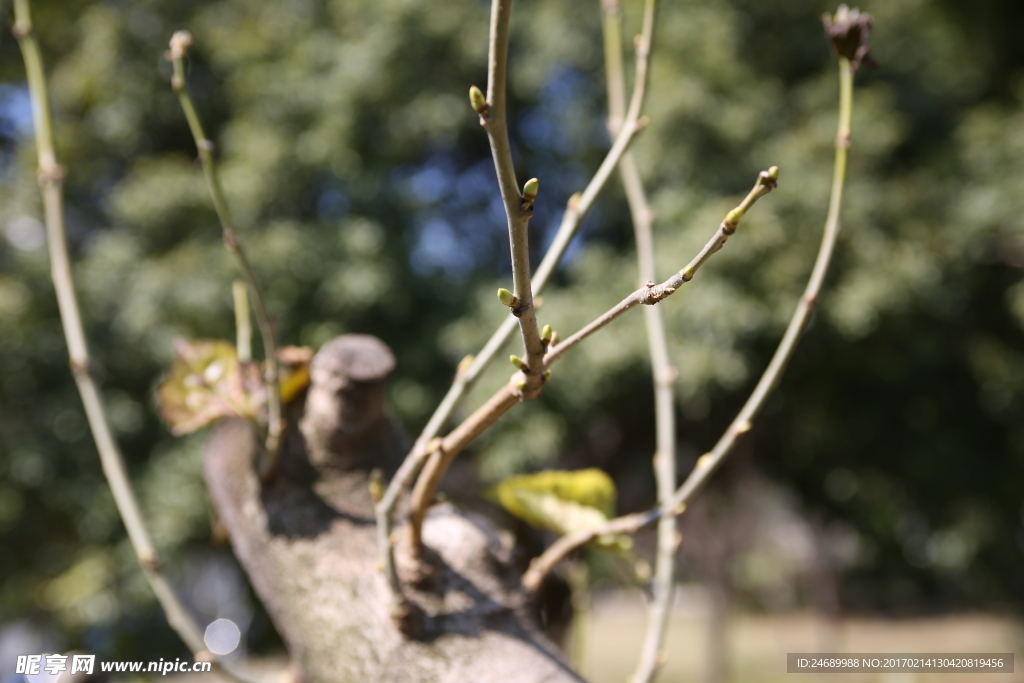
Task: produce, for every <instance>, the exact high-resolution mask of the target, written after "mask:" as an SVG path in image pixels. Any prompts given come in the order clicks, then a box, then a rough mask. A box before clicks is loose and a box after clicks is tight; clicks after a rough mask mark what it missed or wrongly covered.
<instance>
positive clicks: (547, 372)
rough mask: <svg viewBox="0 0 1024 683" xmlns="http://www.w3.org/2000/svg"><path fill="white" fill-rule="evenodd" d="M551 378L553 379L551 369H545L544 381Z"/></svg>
mask: <svg viewBox="0 0 1024 683" xmlns="http://www.w3.org/2000/svg"><path fill="white" fill-rule="evenodd" d="M549 379H551V371H550V370H545V371H544V381H545V382H547V381H548V380H549Z"/></svg>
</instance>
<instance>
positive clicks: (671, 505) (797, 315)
mask: <svg viewBox="0 0 1024 683" xmlns="http://www.w3.org/2000/svg"><path fill="white" fill-rule="evenodd" d="M852 111H853V74H852V70H851V68H850V61H849V60H848V59H846V58H845V57H840V58H839V125H838V131H837V134H836V143H835V165H834V169H833V174H832V190H831V194H830V197H829V207H828V215H827V217H826V219H825V228H824V234H823V235H822V239H821V246H820V247H819V249H818V256H817V258H816V259H815V261H814V268H813V269H812V271H811V276H810V278H809V279H808V281H807V286H806V288H805V289H804V293H803V295H802V296H801V297H800V302H799V303H798V304H797V309H796V311H795V312H794V313H793V317H792V318H790V321H789V325H788V326H787V327H786V332H785V334H784V335H783V337H782V341H781V342H779V346H778V347H777V348H776V349H775V354H774V355H773V356H772V359H771V362H769V364H768V367H767V368H766V369H765V371H764V374H762V375H761V379H760V380H758V382H757V386H756V387H755V388H754V391H753V392H752V393H751V394H750V397H749V398H747V402H746V403H745V404H744V405H743V408H742V409H741V410H740V412H739V414H738V415H737V416H736V418H735V419H734V420H733V421H732V423H731V424H730V425H729V427H728V428H727V429H726V430H725V433H723V434H722V436H721V437H720V438H719V440H718V443H716V444H715V447H714V448H713V449H712V450H711V452H710V453H706V454H704V455H702V456H701V457H700V458H699V459H698V460H697V464H696V465H695V466H694V468H693V470H692V471H691V472H690V474H689V476H688V477H687V478H686V481H684V482H683V484H682V486H680V487H679V488H678V489H676V491H675V493H674V494H673V495H672V498H671V499H669V501H668V504H667V505H663V506H660V507H658V508H655V509H653V510H649V511H647V512H645V513H635V514H632V515H626V516H624V517H619V518H616V519H613V520H611V521H609V522H608V523H607V524H605V525H602V526H600V527H595V528H594V529H590V530H588V531H582V532H578V533H576V534H572V535H567V536H563V537H561V538H560V539H558V540H557V541H556V542H555V543H553V544H552V545H551V547H549V548H548V549H547V550H545V551H544V553H542V554H541V555H540V556H539V557H537V558H535V559H534V560H533V562H532V563H531V564H530V569H529V570H528V571H527V573H526V574H525V575H524V577H523V585H524V586H525V587H526V588H527V590H530V591H536V590H537V588H539V587H540V582H541V580H542V579H543V578H544V576H545V575H546V574H547V573H548V572H550V571H551V570H552V569H553V568H554V567H555V566H557V565H558V563H559V562H561V561H562V560H564V559H565V558H566V557H568V556H569V555H570V554H571V553H572V552H573V551H574V550H576V549H577V548H579V547H581V546H583V545H586V544H587V543H589V542H590V541H592V540H594V539H595V538H597V537H598V536H601V535H603V534H608V533H637V532H639V531H640V530H641V529H643V528H644V527H646V526H648V525H650V524H652V523H653V522H655V521H656V520H658V519H659V518H661V517H662V516H663V515H667V514H677V515H678V514H682V513H683V511H684V510H685V509H686V506H687V505H688V504H689V502H690V501H691V500H692V499H693V497H694V495H696V493H697V492H698V491H699V490H700V489H701V488H702V487H703V486H704V484H705V483H707V481H708V479H709V478H710V477H711V474H712V473H713V472H714V471H715V470H716V469H717V467H718V466H719V465H720V464H721V463H722V461H723V460H725V458H726V457H728V456H729V454H730V453H731V452H732V449H733V448H734V447H735V445H736V443H737V441H738V440H739V438H740V437H741V436H743V435H744V434H746V433H747V432H749V431H750V430H751V429H752V428H753V420H754V419H755V418H756V417H757V415H758V414H759V413H760V412H761V409H762V408H763V407H764V403H765V401H766V400H767V399H768V396H769V395H770V394H771V391H772V389H774V388H775V386H776V385H777V384H778V383H779V380H780V379H781V378H782V374H783V372H784V371H785V369H786V365H787V364H788V363H789V360H790V358H791V357H792V355H793V352H794V351H795V350H796V345H797V342H798V341H799V340H800V335H801V333H802V332H803V331H804V329H805V328H806V326H807V321H808V320H809V319H810V316H811V313H812V312H813V310H814V306H815V304H816V303H817V301H818V294H819V293H820V292H821V287H822V285H823V284H824V281H825V276H826V274H827V273H828V267H829V264H830V263H831V260H832V254H833V252H834V251H835V244H836V239H837V238H838V236H839V228H840V224H839V214H840V211H841V209H842V203H843V186H844V184H845V181H846V162H847V155H848V151H849V148H850V119H851V115H852Z"/></svg>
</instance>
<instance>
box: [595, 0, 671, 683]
mask: <svg viewBox="0 0 1024 683" xmlns="http://www.w3.org/2000/svg"><path fill="white" fill-rule="evenodd" d="M601 7H602V27H603V29H604V48H605V72H606V75H607V83H608V114H609V116H608V129H609V132H610V133H611V134H612V136H614V135H616V134H617V133H618V127H619V126H621V125H622V124H621V121H622V118H623V116H624V114H625V108H626V84H625V80H626V79H625V70H624V69H623V64H622V11H621V9H620V7H619V3H618V0H602V2H601ZM651 47H652V46H647V48H648V50H650V49H651ZM619 174H620V176H621V178H622V185H623V188H624V189H625V193H626V201H627V203H628V204H629V212H630V215H631V217H632V220H633V232H634V234H635V236H636V254H637V261H638V263H637V266H638V267H637V270H638V272H639V274H640V280H641V282H644V281H653V280H654V279H655V278H656V270H655V263H654V235H653V232H654V231H653V223H654V211H653V209H651V206H650V204H649V203H648V201H647V194H646V193H645V192H644V187H643V181H642V179H641V178H640V172H639V170H638V169H637V166H636V162H635V161H634V159H633V155H632V153H630V152H628V151H627V152H626V153H625V154H623V155H622V160H621V161H620V162H619ZM644 320H645V322H646V327H647V343H648V347H649V352H650V356H651V374H652V375H653V379H654V433H655V454H654V479H655V483H656V487H657V494H658V505H665V504H666V503H667V502H668V500H669V498H670V497H671V496H672V493H673V492H674V491H675V487H676V458H675V454H676V433H675V432H676V424H675V393H674V391H673V384H674V381H675V377H676V369H675V368H674V367H672V363H671V361H670V359H669V351H668V336H667V335H666V333H665V322H664V320H663V319H662V309H661V308H660V307H658V306H649V307H647V308H645V309H644ZM677 547H678V543H677V534H676V520H675V516H674V515H672V514H667V515H664V516H663V517H662V518H661V519H660V520H659V521H658V545H657V550H656V552H655V570H654V602H653V604H652V605H651V611H650V615H649V620H648V624H647V631H646V634H645V636H644V643H643V646H642V648H641V651H640V662H639V664H638V665H637V669H636V672H635V673H634V674H633V678H632V681H633V683H647V682H648V681H650V680H651V679H653V678H654V675H655V674H656V673H657V671H658V669H659V668H660V666H661V665H662V663H663V662H664V659H665V658H664V654H663V653H662V651H661V648H662V645H663V644H664V641H665V632H666V630H667V629H668V618H669V614H670V608H671V606H672V595H673V591H674V588H675V556H676V549H677Z"/></svg>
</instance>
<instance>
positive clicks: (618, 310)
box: [544, 166, 779, 370]
mask: <svg viewBox="0 0 1024 683" xmlns="http://www.w3.org/2000/svg"><path fill="white" fill-rule="evenodd" d="M778 176H779V169H778V167H777V166H772V167H771V168H770V169H768V170H767V171H761V173H760V175H758V177H757V183H756V184H755V185H754V188H753V189H752V190H751V191H750V192H749V193H748V194H747V196H746V197H745V198H744V199H743V201H742V202H740V204H739V205H738V206H737V207H736V208H734V209H733V210H732V211H730V212H729V213H728V215H726V217H725V219H723V220H722V224H721V225H720V226H719V227H718V230H716V231H715V234H714V235H712V236H711V239H710V240H708V242H707V244H705V245H704V248H703V249H701V251H700V253H699V254H697V256H695V257H694V258H693V260H692V261H690V263H689V264H687V266H686V267H685V268H683V269H682V270H680V271H679V272H678V273H676V274H675V275H673V276H672V277H670V278H669V279H668V280H665V281H664V282H663V283H661V284H660V285H655V284H654V283H653V282H648V283H647V284H645V285H644V286H642V287H640V289H638V290H636V291H635V292H633V293H632V294H630V295H629V296H627V297H626V298H625V299H623V300H622V301H620V302H619V303H618V304H616V305H615V306H613V307H612V308H610V309H609V310H608V311H607V312H606V313H605V314H604V315H602V316H601V317H599V318H597V319H596V320H594V321H593V322H592V323H590V324H589V325H587V326H586V327H584V328H583V329H582V330H580V331H579V332H577V333H576V334H574V335H572V336H571V337H569V338H568V339H566V340H565V341H563V342H560V343H559V344H558V345H556V346H554V347H553V348H552V349H551V350H549V351H548V354H547V356H545V359H544V360H545V362H544V369H545V370H548V369H550V368H551V366H552V365H554V364H555V362H556V361H557V360H558V359H559V358H561V357H562V355H564V354H565V353H566V352H567V351H569V350H570V349H572V348H573V347H574V346H576V345H577V344H579V343H580V342H581V341H583V340H584V339H586V338H587V337H589V336H590V335H592V334H593V333H594V332H597V331H598V330H599V329H601V328H602V327H604V326H605V325H607V324H608V323H610V322H611V321H613V320H615V319H616V318H618V317H619V316H620V315H622V314H623V313H625V312H626V311H628V310H629V309H631V308H633V307H635V306H639V305H640V304H646V305H653V304H656V303H658V302H659V301H661V300H662V299H664V298H665V297H668V296H671V295H672V294H674V293H675V291H676V290H677V289H679V288H680V287H682V286H683V285H684V284H686V283H687V282H689V281H690V280H692V279H693V276H694V275H695V274H696V273H697V271H698V270H700V267H701V266H702V265H704V264H705V263H707V261H708V259H710V258H711V257H712V256H713V255H714V254H715V253H716V252H718V250H720V249H721V248H722V247H723V246H725V243H726V241H728V239H729V237H730V236H731V235H732V234H733V233H734V232H736V228H737V227H738V226H739V223H740V220H741V219H742V218H743V216H744V214H745V213H746V212H747V211H748V210H749V209H750V207H751V206H753V205H754V203H755V202H757V200H758V199H760V198H761V197H763V196H765V195H766V194H768V193H769V192H771V190H772V188H774V187H775V184H776V180H777V178H778Z"/></svg>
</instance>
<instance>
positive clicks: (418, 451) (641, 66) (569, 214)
mask: <svg viewBox="0 0 1024 683" xmlns="http://www.w3.org/2000/svg"><path fill="white" fill-rule="evenodd" d="M653 10H654V3H653V1H652V0H648V3H647V5H646V6H645V11H644V23H643V30H642V33H641V36H642V39H641V40H639V41H638V49H637V59H636V76H635V79H634V83H635V84H634V88H633V94H632V97H631V99H630V103H629V110H628V112H627V114H626V118H625V121H624V123H623V124H622V128H621V130H620V131H619V134H618V136H616V138H615V142H614V143H613V144H612V147H611V149H610V150H609V151H608V153H607V154H606V155H605V158H604V161H602V162H601V165H600V166H599V167H598V169H597V171H596V172H595V173H594V176H593V178H591V180H590V182H589V183H587V187H586V188H585V189H584V191H583V192H582V193H581V194H578V195H573V196H572V198H571V199H570V200H569V205H568V207H567V208H566V211H565V214H564V215H563V217H562V222H561V224H560V225H559V228H558V232H557V233H556V234H555V238H554V240H553V241H552V243H551V246H550V247H548V251H547V253H546V254H545V255H544V258H543V259H542V260H541V263H540V265H539V266H538V267H537V271H536V272H535V273H534V276H533V280H532V285H533V291H534V293H536V294H539V293H541V292H542V291H543V290H544V287H545V286H546V285H547V283H548V281H549V280H550V279H551V276H552V275H553V274H554V271H555V268H556V267H557V266H558V263H559V261H560V260H561V258H562V256H563V255H564V254H565V250H566V249H567V248H568V247H569V244H570V243H571V242H572V239H573V237H575V235H576V233H577V231H578V230H579V227H580V224H581V222H582V221H583V218H584V217H585V216H586V214H587V212H588V211H589V210H590V208H591V206H593V204H594V201H595V200H596V199H597V197H598V195H599V194H600V193H601V191H602V190H603V189H604V187H605V185H606V184H607V182H608V179H609V178H610V177H611V175H612V173H613V172H614V171H615V168H616V166H617V165H618V163H619V160H620V159H621V158H622V155H623V154H624V153H625V152H626V150H627V149H629V146H630V144H631V143H632V142H633V140H634V139H635V137H636V135H637V133H639V132H640V131H641V130H642V129H643V128H644V126H645V125H646V120H645V119H642V118H641V117H640V113H641V111H642V110H643V105H644V101H645V97H646V94H647V82H648V71H649V70H648V64H649V61H650V50H641V49H639V48H640V47H641V46H643V45H650V44H651V42H652V37H653V35H654V11H653ZM516 326H517V320H516V318H514V317H509V318H507V319H506V320H505V321H504V322H503V323H502V324H501V325H500V326H499V327H498V329H497V330H495V332H494V334H492V335H491V337H490V339H488V340H487V343H486V344H485V345H484V347H483V349H482V350H481V351H480V353H478V354H477V355H476V356H475V358H474V359H473V361H472V362H471V363H470V365H469V367H468V368H466V369H465V370H464V371H463V370H461V369H460V372H459V373H458V374H457V375H456V378H455V381H454V382H453V383H452V386H451V387H450V388H449V389H448V392H447V393H446V394H445V396H444V399H443V400H442V401H441V403H440V404H439V405H438V407H437V409H436V410H435V411H434V414H433V415H432V416H431V417H430V420H429V421H428V422H427V426H426V427H424V429H423V431H422V432H421V433H420V436H419V437H418V438H417V439H416V442H415V444H414V445H413V448H412V450H411V451H410V452H409V454H408V455H407V456H406V459H405V462H403V463H402V466H401V467H400V468H399V471H398V472H397V473H396V474H395V476H394V477H393V478H392V480H391V482H390V484H389V485H388V490H387V493H386V494H385V496H384V498H383V499H382V500H381V502H380V504H378V506H377V524H378V527H380V530H379V531H378V537H379V538H380V539H381V542H382V546H381V554H382V563H383V566H384V570H385V572H386V573H387V574H388V583H389V585H391V586H393V587H394V586H398V585H399V583H398V577H397V576H396V575H395V573H394V566H395V564H394V554H393V553H394V550H393V546H392V545H391V543H390V541H389V540H388V539H390V536H391V525H392V519H391V517H392V514H393V512H394V507H395V505H396V504H397V502H398V497H399V495H400V494H401V492H402V491H403V490H405V488H406V487H407V486H408V485H409V483H410V482H411V481H412V479H413V477H415V476H416V474H417V473H418V472H419V471H420V469H421V468H422V467H423V466H424V463H426V462H428V459H429V469H430V470H431V471H433V470H436V469H439V468H442V462H441V456H440V454H439V453H435V452H432V451H430V450H428V445H429V444H430V443H431V442H432V441H433V439H435V438H436V437H437V436H438V435H439V434H440V433H441V430H442V429H443V428H444V425H445V423H447V421H448V419H449V418H450V417H451V416H452V413H454V412H455V409H456V408H457V407H458V405H459V403H460V402H461V401H462V399H463V398H464V397H465V395H466V394H467V393H468V392H469V390H470V389H471V388H472V387H473V386H474V384H475V383H476V380H477V379H479V377H480V375H481V374H483V372H484V370H486V369H487V367H488V365H489V364H490V362H491V361H492V360H493V359H494V357H495V356H496V355H497V353H498V352H499V351H500V350H501V348H502V346H504V344H505V342H507V341H508V338H509V336H510V335H511V334H512V332H513V331H514V330H515V328H516ZM441 476H443V471H442V472H441ZM431 478H432V479H437V480H438V481H439V480H440V479H439V478H438V475H437V474H432V475H431ZM428 503H429V501H428ZM414 535H417V533H414Z"/></svg>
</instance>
